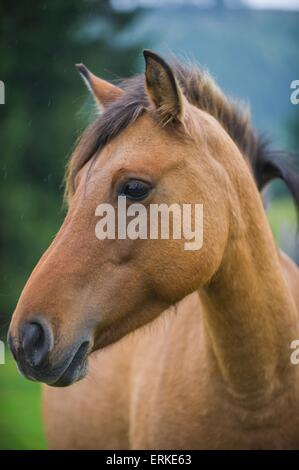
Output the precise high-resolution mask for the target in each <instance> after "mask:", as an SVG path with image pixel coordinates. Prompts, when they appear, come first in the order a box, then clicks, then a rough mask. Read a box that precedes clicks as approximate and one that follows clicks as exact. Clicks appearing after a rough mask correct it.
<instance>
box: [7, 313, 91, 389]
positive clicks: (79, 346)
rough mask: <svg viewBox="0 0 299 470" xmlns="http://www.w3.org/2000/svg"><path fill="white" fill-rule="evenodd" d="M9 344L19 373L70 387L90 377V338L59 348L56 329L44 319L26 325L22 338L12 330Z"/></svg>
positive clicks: (21, 333)
mask: <svg viewBox="0 0 299 470" xmlns="http://www.w3.org/2000/svg"><path fill="white" fill-rule="evenodd" d="M8 344H9V348H10V350H11V353H12V355H13V357H14V359H15V360H16V362H17V365H18V368H19V371H20V372H21V373H22V375H24V376H25V377H26V378H28V379H30V380H34V381H39V382H44V383H46V384H47V385H51V386H53V387H66V386H68V385H71V384H72V383H74V382H77V381H78V380H80V379H82V378H83V377H84V376H85V375H86V372H87V356H88V352H89V351H90V349H91V340H90V338H89V337H88V335H86V336H85V337H81V338H80V340H78V341H77V342H76V344H75V345H72V347H71V348H67V350H65V348H61V346H58V345H57V346H55V341H54V334H53V330H52V328H51V326H50V325H49V324H48V323H47V322H46V321H45V320H44V319H43V317H36V318H34V319H32V320H31V321H28V322H26V323H25V324H24V325H23V326H22V327H21V329H20V333H19V334H18V335H13V333H12V332H11V331H9V333H8ZM55 349H57V351H56V353H55ZM62 349H64V351H63V352H62Z"/></svg>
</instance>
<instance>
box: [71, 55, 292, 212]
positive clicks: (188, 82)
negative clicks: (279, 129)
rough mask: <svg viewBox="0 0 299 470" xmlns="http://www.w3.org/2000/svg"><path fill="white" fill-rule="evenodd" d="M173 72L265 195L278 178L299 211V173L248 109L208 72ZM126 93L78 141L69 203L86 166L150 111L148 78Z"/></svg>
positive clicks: (179, 67)
mask: <svg viewBox="0 0 299 470" xmlns="http://www.w3.org/2000/svg"><path fill="white" fill-rule="evenodd" d="M172 70H173V71H174V74H175V76H176V78H177V80H178V81H179V83H180V86H181V88H182V90H183V92H184V95H185V96H186V98H187V99H188V101H189V102H190V103H191V104H193V105H194V106H197V107H198V108H199V109H201V110H203V111H206V112H208V113H209V114H211V115H212V116H213V117H215V118H216V119H217V120H218V121H219V122H220V124H221V125H222V126H223V127H224V129H225V130H226V132H227V133H228V134H229V135H230V137H231V138H232V139H233V141H234V142H235V143H236V145H237V146H238V147H239V149H240V151H241V153H242V155H243V156H244V158H245V159H246V160H247V161H248V163H249V166H250V168H251V170H252V173H253V176H254V179H255V182H256V184H257V187H258V189H259V190H260V191H261V190H262V189H263V188H264V187H265V185H266V184H267V183H269V182H270V181H272V180H273V179H275V178H279V179H282V180H283V181H284V182H285V184H286V185H287V187H288V188H289V190H290V192H291V194H292V196H293V198H294V201H295V203H296V207H297V209H298V208H299V174H298V173H296V172H295V171H294V168H293V166H292V164H291V163H290V160H289V156H288V154H287V153H286V152H277V151H276V152H275V151H273V150H271V147H270V145H269V142H267V141H266V140H265V139H264V138H263V137H261V136H259V135H258V134H257V133H256V132H255V130H254V128H253V126H252V123H251V118H250V113H249V110H248V108H247V106H244V104H242V103H240V102H236V101H234V100H232V99H230V98H228V97H227V96H225V94H224V93H223V92H222V91H221V90H220V88H219V87H218V86H217V85H216V83H215V81H214V80H213V78H212V77H211V76H210V75H209V73H208V72H207V71H205V70H202V69H200V68H198V67H197V66H195V65H191V66H187V65H183V64H181V63H179V62H178V61H174V62H173V64H172ZM118 86H119V87H120V88H122V89H123V90H124V92H125V93H124V94H123V95H122V96H121V97H120V98H119V99H118V100H117V101H115V102H114V103H112V104H111V105H110V106H109V107H108V108H107V109H106V110H105V111H104V112H103V114H101V115H100V116H98V117H97V118H96V119H95V121H94V122H93V123H92V124H91V125H90V126H88V127H87V129H86V130H85V131H84V132H83V134H82V136H81V137H80V138H79V141H78V143H77V146H76V148H75V150H74V152H73V154H72V156H71V158H70V160H69V163H68V166H67V171H66V178H65V181H66V193H65V194H66V199H67V200H69V198H70V197H71V196H72V194H73V192H74V180H75V177H76V174H77V173H78V171H79V170H80V169H81V168H82V167H83V166H84V165H85V163H86V162H88V161H89V160H91V159H92V158H94V157H96V156H97V155H98V154H99V152H100V151H101V149H102V148H103V147H104V146H105V145H106V144H107V143H108V142H109V141H111V140H112V139H113V138H114V137H116V136H117V135H118V134H120V133H121V132H122V131H123V130H124V129H126V128H127V127H128V126H130V125H131V124H132V123H133V122H134V121H136V119H138V117H139V116H141V114H143V112H144V111H145V110H146V109H147V108H148V107H149V104H150V103H149V100H148V97H147V93H146V90H145V81H144V76H143V75H137V76H135V77H132V78H128V79H125V80H122V81H120V83H118Z"/></svg>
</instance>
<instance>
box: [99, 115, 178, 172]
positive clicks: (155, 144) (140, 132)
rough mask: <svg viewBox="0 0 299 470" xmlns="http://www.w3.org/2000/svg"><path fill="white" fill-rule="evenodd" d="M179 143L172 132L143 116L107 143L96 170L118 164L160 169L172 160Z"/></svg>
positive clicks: (148, 116) (147, 116)
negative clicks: (148, 166)
mask: <svg viewBox="0 0 299 470" xmlns="http://www.w3.org/2000/svg"><path fill="white" fill-rule="evenodd" d="M178 145H181V144H180V143H179V140H178V138H177V137H176V135H175V132H174V131H170V130H166V129H163V128H161V126H160V125H159V123H158V122H157V121H155V120H154V119H153V118H152V117H151V116H150V115H148V114H147V113H146V114H145V115H143V116H141V117H140V118H138V119H137V121H136V122H134V123H133V124H131V125H130V126H129V127H128V128H127V129H125V130H124V131H123V132H121V133H120V134H119V135H118V136H117V137H115V138H114V139H113V140H112V141H110V142H109V143H108V144H107V145H106V146H105V147H104V148H103V150H102V152H101V155H99V158H98V161H97V164H96V166H99V167H102V168H103V167H104V166H106V164H108V166H110V165H112V166H114V165H116V166H118V165H119V164H128V165H129V166H130V165H134V164H137V165H141V166H142V165H147V164H151V165H152V166H153V168H154V167H157V168H159V167H161V166H164V165H165V164H166V163H167V161H169V160H171V159H172V160H173V159H174V158H175V156H176V152H173V150H174V149H176V148H177V146H178Z"/></svg>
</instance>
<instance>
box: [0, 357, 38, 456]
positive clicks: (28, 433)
mask: <svg viewBox="0 0 299 470" xmlns="http://www.w3.org/2000/svg"><path fill="white" fill-rule="evenodd" d="M5 360H6V361H5V364H1V365H0V430H1V431H0V449H45V448H46V442H45V439H44V435H43V430H42V420H41V413H40V402H41V400H40V393H41V387H40V384H36V383H34V382H30V381H29V380H26V379H25V378H23V377H22V376H21V375H20V373H19V372H18V371H17V367H16V364H15V362H14V360H13V359H12V357H11V355H10V354H9V353H8V352H7V351H6V357H5Z"/></svg>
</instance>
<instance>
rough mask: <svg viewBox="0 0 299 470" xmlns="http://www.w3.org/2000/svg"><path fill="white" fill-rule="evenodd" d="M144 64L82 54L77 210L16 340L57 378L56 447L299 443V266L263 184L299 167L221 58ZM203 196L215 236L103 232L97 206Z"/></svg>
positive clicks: (12, 338)
mask: <svg viewBox="0 0 299 470" xmlns="http://www.w3.org/2000/svg"><path fill="white" fill-rule="evenodd" d="M144 58H145V74H144V75H143V74H142V75H138V76H136V77H131V78H129V79H126V80H124V81H121V82H119V83H113V84H112V83H110V82H108V81H105V80H103V79H101V78H99V77H97V76H96V75H94V74H93V73H92V72H91V71H89V70H88V69H87V68H86V67H85V66H84V65H83V64H78V66H77V67H78V70H79V72H80V74H81V76H82V78H83V79H84V81H85V82H86V84H87V86H88V88H89V90H90V92H91V93H92V95H93V97H94V99H95V102H96V104H97V107H98V109H99V110H101V113H100V114H99V116H97V117H96V118H95V120H94V121H93V122H92V123H91V124H90V125H89V126H88V127H87V129H86V130H85V131H84V132H83V134H82V136H81V138H80V139H79V142H78V143H77V145H76V147H75V149H74V152H73V154H72V155H71V158H70V160H69V163H68V167H67V170H66V200H67V203H68V210H67V214H66V217H65V220H64V222H63V224H62V226H61V228H60V230H59V232H58V234H57V235H56V237H55V239H54V240H53V242H52V243H51V245H50V246H49V248H48V249H47V251H46V252H45V253H44V255H43V256H42V257H41V259H40V261H39V262H38V264H37V266H36V267H35V269H34V270H33V272H32V274H31V275H30V277H29V280H28V281H27V283H26V285H25V287H24V290H23V292H22V294H21V296H20V299H19V301H18V303H17V306H16V309H15V312H14V314H13V317H12V321H11V325H10V329H9V335H8V341H9V345H10V349H11V351H12V354H13V356H14V358H15V360H16V361H17V363H18V367H19V369H20V371H21V372H22V373H23V374H24V375H25V377H27V378H28V379H31V380H36V381H40V382H43V384H44V385H43V396H42V409H43V417H44V422H45V432H46V436H47V440H48V444H49V447H50V448H51V449H295V448H298V446H299V366H296V365H295V364H293V363H292V361H291V359H290V356H291V353H292V349H291V344H292V342H293V341H294V340H296V339H298V338H299V331H298V309H299V271H298V268H297V266H296V265H295V263H294V262H293V261H292V260H291V259H290V258H289V257H288V256H287V255H285V254H284V253H283V252H282V251H280V250H279V249H278V248H277V246H276V244H275V241H274V238H273V235H272V232H271V229H270V226H269V223H268V220H267V217H266V213H265V210H264V206H263V201H262V196H261V191H260V190H261V189H262V188H263V187H264V185H265V184H266V183H267V182H269V181H270V180H271V179H273V178H274V177H277V176H278V177H280V178H283V179H284V180H285V181H286V183H287V184H288V186H289V188H290V190H291V192H292V193H293V196H294V198H295V200H296V202H297V203H298V201H299V192H298V188H299V184H298V182H299V179H298V175H297V174H295V173H294V172H293V171H291V169H290V167H289V166H287V164H286V161H285V158H284V156H283V154H279V153H275V152H272V151H271V150H270V149H269V146H267V145H265V142H264V140H263V139H262V138H260V137H259V136H258V134H257V133H256V132H255V130H254V129H253V126H252V125H251V120H250V114H249V112H248V110H247V109H245V108H244V107H243V106H242V105H241V104H239V103H237V102H235V101H233V100H231V99H230V98H228V97H227V96H226V95H225V94H224V93H223V92H222V91H221V89H220V88H219V87H218V86H217V85H216V83H215V81H214V80H213V78H212V77H211V76H210V75H209V74H208V72H206V71H203V70H201V69H200V68H199V67H197V66H195V65H194V66H193V65H184V64H181V63H180V62H179V61H176V60H174V62H173V63H167V62H166V61H165V60H164V59H163V58H162V57H161V56H160V55H158V54H156V53H154V52H152V51H148V50H146V51H144ZM120 195H121V196H123V197H125V198H126V204H127V206H128V207H130V206H131V205H133V204H136V203H138V204H142V205H143V206H144V207H146V208H148V207H149V206H150V205H151V204H160V203H165V204H167V205H171V204H173V203H179V204H184V203H188V204H197V203H200V204H202V205H203V209H204V212H203V214H204V217H203V244H202V247H201V248H200V249H199V250H193V251H188V250H184V240H183V238H181V239H174V238H171V237H169V239H162V238H158V239H142V238H138V239H129V238H124V239H118V238H117V237H116V238H114V239H110V238H106V239H102V240H99V239H97V237H96V236H95V224H96V217H95V211H96V207H97V206H98V205H99V204H100V203H105V204H110V205H111V206H113V207H114V208H117V205H118V200H119V199H118V198H119V197H120Z"/></svg>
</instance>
